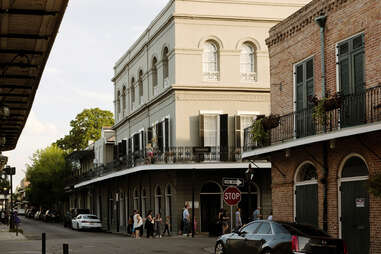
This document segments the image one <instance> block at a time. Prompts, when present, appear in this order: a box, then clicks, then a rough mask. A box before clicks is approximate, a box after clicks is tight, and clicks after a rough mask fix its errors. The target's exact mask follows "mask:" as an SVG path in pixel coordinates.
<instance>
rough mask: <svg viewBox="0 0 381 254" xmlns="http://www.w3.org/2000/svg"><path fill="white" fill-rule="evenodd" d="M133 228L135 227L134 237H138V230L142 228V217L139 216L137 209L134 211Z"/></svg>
mask: <svg viewBox="0 0 381 254" xmlns="http://www.w3.org/2000/svg"><path fill="white" fill-rule="evenodd" d="M135 222H136V223H135ZM134 229H135V238H136V239H140V232H141V231H142V230H143V218H142V217H141V216H140V212H139V211H136V214H135V216H134Z"/></svg>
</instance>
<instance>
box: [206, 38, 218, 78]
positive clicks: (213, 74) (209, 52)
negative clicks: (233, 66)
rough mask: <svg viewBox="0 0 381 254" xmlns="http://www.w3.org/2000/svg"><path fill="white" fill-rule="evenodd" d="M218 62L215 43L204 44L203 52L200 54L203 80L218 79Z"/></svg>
mask: <svg viewBox="0 0 381 254" xmlns="http://www.w3.org/2000/svg"><path fill="white" fill-rule="evenodd" d="M218 60H219V59H218V47H217V45H216V43H214V42H212V41H207V42H206V43H205V44H204V51H203V54H202V68H203V72H204V79H206V80H218V79H219V66H218Z"/></svg>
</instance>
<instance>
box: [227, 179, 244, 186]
mask: <svg viewBox="0 0 381 254" xmlns="http://www.w3.org/2000/svg"><path fill="white" fill-rule="evenodd" d="M222 184H223V185H224V186H232V185H234V186H237V187H243V186H244V180H243V179H242V178H222Z"/></svg>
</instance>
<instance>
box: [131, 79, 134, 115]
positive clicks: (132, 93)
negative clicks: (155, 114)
mask: <svg viewBox="0 0 381 254" xmlns="http://www.w3.org/2000/svg"><path fill="white" fill-rule="evenodd" d="M134 104H135V78H132V79H131V109H133V108H134Z"/></svg>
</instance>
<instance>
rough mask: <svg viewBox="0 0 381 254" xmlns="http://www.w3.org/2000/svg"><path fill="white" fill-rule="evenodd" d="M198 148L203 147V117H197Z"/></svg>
mask: <svg viewBox="0 0 381 254" xmlns="http://www.w3.org/2000/svg"><path fill="white" fill-rule="evenodd" d="M198 121H199V126H200V127H199V131H200V147H203V146H204V115H200V116H199V120H198Z"/></svg>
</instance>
